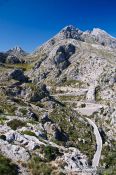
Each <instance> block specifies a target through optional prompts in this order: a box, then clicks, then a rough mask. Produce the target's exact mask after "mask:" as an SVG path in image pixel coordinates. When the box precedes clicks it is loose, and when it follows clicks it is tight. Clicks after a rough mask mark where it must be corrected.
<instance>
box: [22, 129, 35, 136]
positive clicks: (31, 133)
mask: <svg viewBox="0 0 116 175" xmlns="http://www.w3.org/2000/svg"><path fill="white" fill-rule="evenodd" d="M21 133H22V134H26V135H29V136H35V137H37V136H36V134H35V133H34V132H33V131H29V130H25V131H22V132H21Z"/></svg>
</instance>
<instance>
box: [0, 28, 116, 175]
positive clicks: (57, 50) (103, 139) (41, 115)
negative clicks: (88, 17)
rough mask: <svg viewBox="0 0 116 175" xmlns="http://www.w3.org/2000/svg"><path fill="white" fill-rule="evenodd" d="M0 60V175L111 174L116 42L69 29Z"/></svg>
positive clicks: (115, 110) (114, 142)
mask: <svg viewBox="0 0 116 175" xmlns="http://www.w3.org/2000/svg"><path fill="white" fill-rule="evenodd" d="M16 59H17V60H16ZM18 60H19V62H18ZM21 60H23V61H21ZM0 61H1V64H0V157H1V158H0V165H1V164H2V165H3V169H2V170H1V168H0V173H1V172H2V174H3V171H4V172H5V173H6V174H8V173H9V169H10V172H11V173H12V174H13V173H14V174H16V175H17V174H20V175H35V174H36V175H40V174H45V175H46V174H51V175H61V174H62V175H77V174H78V175H82V174H83V175H93V174H94V175H105V174H112V175H114V174H115V156H116V155H115V146H116V137H115V134H116V132H115V131H116V128H115V127H116V118H115V116H116V98H115V97H116V38H113V37H112V36H110V35H109V34H108V33H107V32H105V31H103V30H101V29H98V28H94V29H93V30H92V31H81V30H80V29H78V28H76V27H74V26H72V25H69V26H66V27H65V28H63V29H62V30H61V31H60V32H59V33H58V34H56V35H55V36H54V37H53V38H51V39H50V40H49V41H47V42H46V43H44V44H43V45H42V46H40V47H38V48H37V49H36V50H35V51H34V52H33V53H31V54H26V52H25V51H23V50H22V49H21V48H20V47H16V48H13V49H10V50H9V51H7V52H6V53H0ZM17 63H18V64H17ZM6 162H9V163H7V164H6ZM12 167H13V168H12ZM13 170H14V171H13ZM6 174H5V175H6ZM3 175H4V174H3Z"/></svg>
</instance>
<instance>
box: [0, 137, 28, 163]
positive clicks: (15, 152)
mask: <svg viewBox="0 0 116 175" xmlns="http://www.w3.org/2000/svg"><path fill="white" fill-rule="evenodd" d="M0 150H1V152H2V153H3V154H4V155H6V156H7V157H9V158H10V159H13V160H14V161H24V162H25V161H28V160H29V158H30V155H29V153H28V152H27V151H26V150H25V149H24V148H23V147H20V146H17V145H12V144H9V143H8V142H7V141H3V140H0Z"/></svg>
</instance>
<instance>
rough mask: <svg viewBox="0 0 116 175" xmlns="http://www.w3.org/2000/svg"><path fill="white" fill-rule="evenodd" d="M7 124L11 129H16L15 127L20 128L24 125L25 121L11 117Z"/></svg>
mask: <svg viewBox="0 0 116 175" xmlns="http://www.w3.org/2000/svg"><path fill="white" fill-rule="evenodd" d="M7 125H8V126H10V127H11V128H12V129H13V130H16V129H17V128H21V127H23V126H26V123H25V122H23V121H21V120H17V119H13V120H11V121H9V122H8V123H7Z"/></svg>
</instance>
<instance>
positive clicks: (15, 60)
mask: <svg viewBox="0 0 116 175" xmlns="http://www.w3.org/2000/svg"><path fill="white" fill-rule="evenodd" d="M0 55H2V56H0V62H2V63H7V64H8V63H9V64H19V63H22V62H24V57H25V56H27V55H28V54H27V53H26V52H25V51H24V50H23V49H22V48H21V47H18V46H16V47H14V48H12V49H10V50H8V51H6V52H4V53H2V52H1V53H0Z"/></svg>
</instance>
